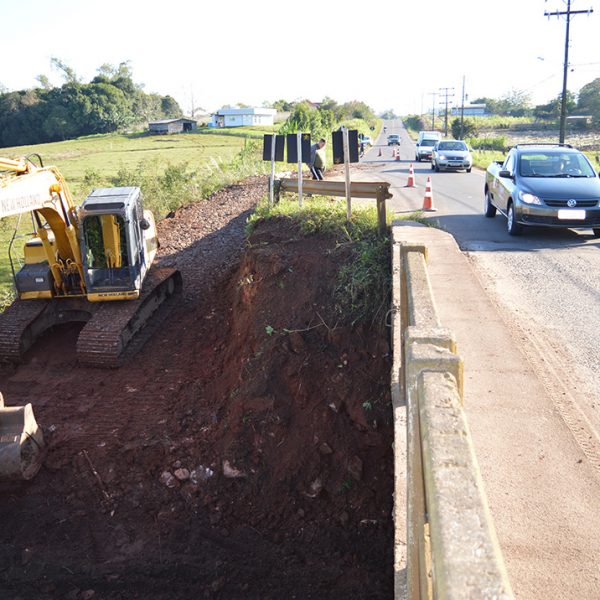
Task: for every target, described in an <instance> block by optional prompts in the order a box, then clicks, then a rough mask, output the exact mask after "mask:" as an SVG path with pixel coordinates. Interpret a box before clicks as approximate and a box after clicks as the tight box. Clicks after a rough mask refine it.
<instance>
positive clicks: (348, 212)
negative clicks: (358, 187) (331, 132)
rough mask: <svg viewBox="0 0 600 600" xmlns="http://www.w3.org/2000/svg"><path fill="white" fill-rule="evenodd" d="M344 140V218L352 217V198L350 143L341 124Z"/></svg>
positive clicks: (346, 132) (346, 130)
mask: <svg viewBox="0 0 600 600" xmlns="http://www.w3.org/2000/svg"><path fill="white" fill-rule="evenodd" d="M342 136H343V140H344V171H345V181H346V218H347V219H348V221H349V220H350V219H351V218H352V200H351V195H350V143H349V141H348V129H347V128H346V127H343V126H342Z"/></svg>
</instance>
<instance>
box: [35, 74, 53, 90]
mask: <svg viewBox="0 0 600 600" xmlns="http://www.w3.org/2000/svg"><path fill="white" fill-rule="evenodd" d="M35 79H36V81H37V82H38V83H39V84H40V86H41V88H42V89H44V90H49V89H51V88H52V84H51V83H50V80H49V79H48V77H47V76H46V75H44V74H43V73H41V74H40V75H38V76H37V77H36V78H35Z"/></svg>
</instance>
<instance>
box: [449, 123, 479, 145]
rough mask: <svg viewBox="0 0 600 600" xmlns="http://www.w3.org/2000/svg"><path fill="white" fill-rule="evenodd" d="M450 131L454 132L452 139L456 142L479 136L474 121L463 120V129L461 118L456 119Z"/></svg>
mask: <svg viewBox="0 0 600 600" xmlns="http://www.w3.org/2000/svg"><path fill="white" fill-rule="evenodd" d="M450 129H451V131H452V137H453V138H454V139H455V140H464V139H466V138H470V137H475V136H476V135H477V128H476V127H475V122H474V121H473V120H472V119H463V123H462V127H461V122H460V118H457V119H454V120H453V121H452V124H451V125H450Z"/></svg>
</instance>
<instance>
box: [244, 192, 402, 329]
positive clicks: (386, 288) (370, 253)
mask: <svg viewBox="0 0 600 600" xmlns="http://www.w3.org/2000/svg"><path fill="white" fill-rule="evenodd" d="M273 218H278V219H287V220H288V221H290V223H294V224H296V225H297V226H298V229H299V231H300V233H302V234H304V235H306V236H311V235H328V236H331V237H333V238H334V239H335V240H336V243H337V249H338V250H341V249H342V248H343V249H344V250H347V251H349V252H350V255H351V259H350V260H346V261H345V264H344V265H343V266H342V267H341V269H340V271H339V274H338V280H337V282H336V288H335V298H334V301H335V306H336V311H337V312H338V313H339V314H340V317H341V318H343V319H344V320H347V321H349V322H351V323H352V324H354V323H358V322H363V323H371V324H379V325H382V324H383V322H384V319H385V314H386V311H387V306H388V304H389V293H390V285H391V275H390V242H389V239H388V237H387V236H382V235H379V233H378V223H377V210H376V208H375V207H360V208H355V209H354V210H353V213H352V220H351V221H347V219H346V201H345V199H343V200H340V199H332V198H327V197H323V196H313V197H310V198H305V200H304V202H303V206H302V208H300V207H299V206H298V202H297V200H296V199H290V198H282V199H281V201H280V202H279V203H278V204H276V205H275V206H273V207H272V208H269V206H268V203H267V201H266V200H263V201H262V202H261V203H260V204H259V206H258V208H257V210H256V212H255V213H254V214H253V215H252V216H251V217H250V219H249V221H248V227H247V233H248V234H250V233H251V232H252V231H253V230H254V228H255V227H256V225H257V224H258V223H260V222H263V221H266V220H269V219H273Z"/></svg>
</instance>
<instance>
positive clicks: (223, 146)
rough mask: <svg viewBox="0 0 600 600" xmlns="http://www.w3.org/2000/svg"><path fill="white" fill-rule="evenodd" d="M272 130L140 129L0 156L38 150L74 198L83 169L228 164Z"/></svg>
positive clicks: (4, 151) (104, 172)
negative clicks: (170, 131) (161, 132)
mask: <svg viewBox="0 0 600 600" xmlns="http://www.w3.org/2000/svg"><path fill="white" fill-rule="evenodd" d="M272 131H273V128H272V127H270V128H268V127H267V128H255V127H252V128H251V127H236V128H227V129H219V130H218V131H216V130H213V129H209V128H202V129H198V130H196V131H193V132H190V133H179V134H171V135H148V134H145V133H131V134H111V135H92V136H87V137H82V138H78V139H76V140H68V141H65V142H53V143H50V144H38V145H35V146H16V147H13V148H0V155H1V156H5V157H9V158H15V157H20V156H26V155H28V154H30V153H33V152H35V153H37V154H39V155H40V156H41V157H42V159H43V161H44V164H45V165H56V166H57V167H58V168H59V169H60V171H61V172H62V174H63V175H64V176H65V179H66V180H67V182H68V183H69V186H70V188H71V190H72V192H73V193H74V195H75V196H76V199H77V200H83V198H78V197H77V196H78V193H83V194H87V191H85V190H81V189H80V188H81V184H82V183H83V182H84V178H85V176H86V173H88V174H89V173H92V172H93V173H95V174H98V175H99V176H100V177H111V176H114V175H115V174H116V173H117V172H118V171H119V170H120V169H122V168H134V167H137V166H138V165H139V164H140V163H147V164H152V165H153V166H154V168H155V169H157V170H158V171H159V172H160V171H164V169H165V167H166V166H167V165H168V164H169V163H171V164H178V163H183V162H187V163H189V164H191V165H196V166H198V167H202V166H203V165H205V164H206V163H207V162H209V161H210V160H211V159H213V160H216V161H217V162H229V161H230V160H232V159H233V157H234V156H235V155H236V154H237V153H238V152H239V151H240V149H241V148H243V147H244V143H245V139H247V138H262V136H263V134H264V133H272Z"/></svg>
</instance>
